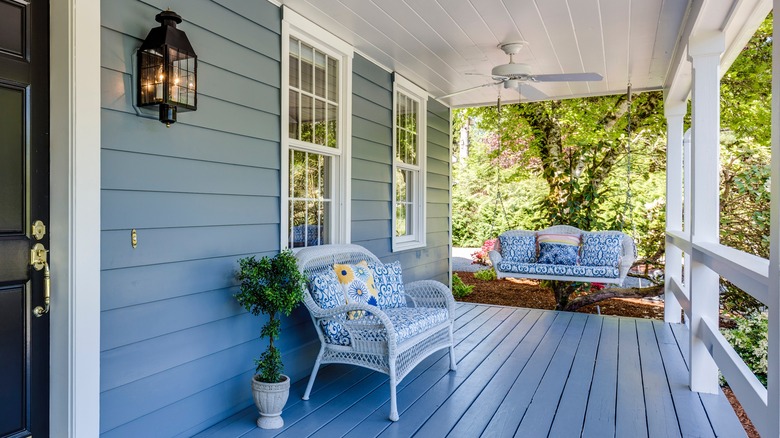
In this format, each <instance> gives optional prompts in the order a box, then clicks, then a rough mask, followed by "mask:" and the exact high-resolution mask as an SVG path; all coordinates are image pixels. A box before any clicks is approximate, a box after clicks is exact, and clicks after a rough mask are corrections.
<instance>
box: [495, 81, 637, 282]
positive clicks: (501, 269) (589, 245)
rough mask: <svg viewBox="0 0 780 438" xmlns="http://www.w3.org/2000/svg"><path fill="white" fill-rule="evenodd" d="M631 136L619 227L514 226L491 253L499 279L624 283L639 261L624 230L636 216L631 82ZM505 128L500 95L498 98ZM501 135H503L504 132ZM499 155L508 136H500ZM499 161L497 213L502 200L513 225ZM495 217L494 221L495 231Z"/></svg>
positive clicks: (628, 142)
mask: <svg viewBox="0 0 780 438" xmlns="http://www.w3.org/2000/svg"><path fill="white" fill-rule="evenodd" d="M626 94H627V99H628V113H627V120H628V127H627V130H628V135H627V141H626V151H627V153H626V185H627V189H626V202H625V206H624V210H623V215H622V216H621V218H620V230H619V231H584V230H580V229H579V228H576V227H572V226H569V225H554V226H552V227H549V228H545V229H543V230H540V231H529V230H510V231H505V232H503V233H501V235H499V236H498V239H496V244H495V247H494V249H493V250H492V251H490V252H489V253H488V255H489V257H490V261H491V264H492V265H493V268H494V269H495V271H496V277H497V278H507V277H511V278H532V279H539V280H559V281H574V282H583V283H611V284H623V281H624V280H625V278H626V276H627V275H628V271H629V270H630V269H631V266H632V265H633V263H634V260H636V245H635V243H634V239H633V238H632V237H631V236H629V235H628V234H625V233H624V232H623V228H624V226H625V219H626V217H627V216H631V84H630V83H629V84H628V87H627V91H626ZM496 106H497V109H498V123H499V129H501V95H500V93H499V96H498V102H497V105H496ZM500 134H503V133H502V132H501V133H500ZM498 145H499V146H498V147H499V152H498V153H499V155H500V154H501V153H502V152H503V138H502V136H501V135H499V142H498ZM500 172H501V170H500V166H497V167H496V202H495V213H496V214H498V207H499V205H500V207H501V210H502V211H503V214H504V221H505V223H506V224H509V219H508V215H507V212H506V208H505V207H504V200H503V196H502V194H501V174H500ZM494 224H495V221H494V222H493V223H491V228H490V234H491V235H492V234H493V227H494V226H495V225H494ZM631 224H632V227H633V220H631Z"/></svg>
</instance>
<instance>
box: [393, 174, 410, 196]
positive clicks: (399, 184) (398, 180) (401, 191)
mask: <svg viewBox="0 0 780 438" xmlns="http://www.w3.org/2000/svg"><path fill="white" fill-rule="evenodd" d="M406 173H407V172H406V171H404V170H401V169H396V170H395V200H396V201H406V200H407V197H406Z"/></svg>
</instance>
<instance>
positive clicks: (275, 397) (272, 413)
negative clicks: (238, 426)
mask: <svg viewBox="0 0 780 438" xmlns="http://www.w3.org/2000/svg"><path fill="white" fill-rule="evenodd" d="M252 395H253V397H254V399H255V406H257V410H258V412H260V417H258V418H257V427H259V428H261V429H279V428H280V427H282V426H284V420H282V409H284V405H285V404H286V403H287V397H289V395H290V378H289V377H287V376H285V375H284V374H282V381H281V382H279V383H266V382H261V381H259V380H257V379H255V378H254V377H253V378H252Z"/></svg>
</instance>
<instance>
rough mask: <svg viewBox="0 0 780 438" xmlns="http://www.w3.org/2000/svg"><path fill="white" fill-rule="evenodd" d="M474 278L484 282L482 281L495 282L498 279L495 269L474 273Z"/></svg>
mask: <svg viewBox="0 0 780 438" xmlns="http://www.w3.org/2000/svg"><path fill="white" fill-rule="evenodd" d="M474 278H476V279H477V280H482V281H490V280H495V279H496V278H497V277H496V271H494V270H493V268H491V269H482V270H480V271H477V272H475V273H474Z"/></svg>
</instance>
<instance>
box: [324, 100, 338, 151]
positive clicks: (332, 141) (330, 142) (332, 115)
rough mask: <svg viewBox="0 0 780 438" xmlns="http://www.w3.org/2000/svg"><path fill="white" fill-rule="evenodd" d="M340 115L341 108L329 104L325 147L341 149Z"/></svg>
mask: <svg viewBox="0 0 780 438" xmlns="http://www.w3.org/2000/svg"><path fill="white" fill-rule="evenodd" d="M338 115H339V108H338V107H337V106H336V105H333V104H330V103H329V104H328V121H327V123H326V124H327V139H326V143H325V146H328V147H331V148H337V147H339V144H338Z"/></svg>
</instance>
